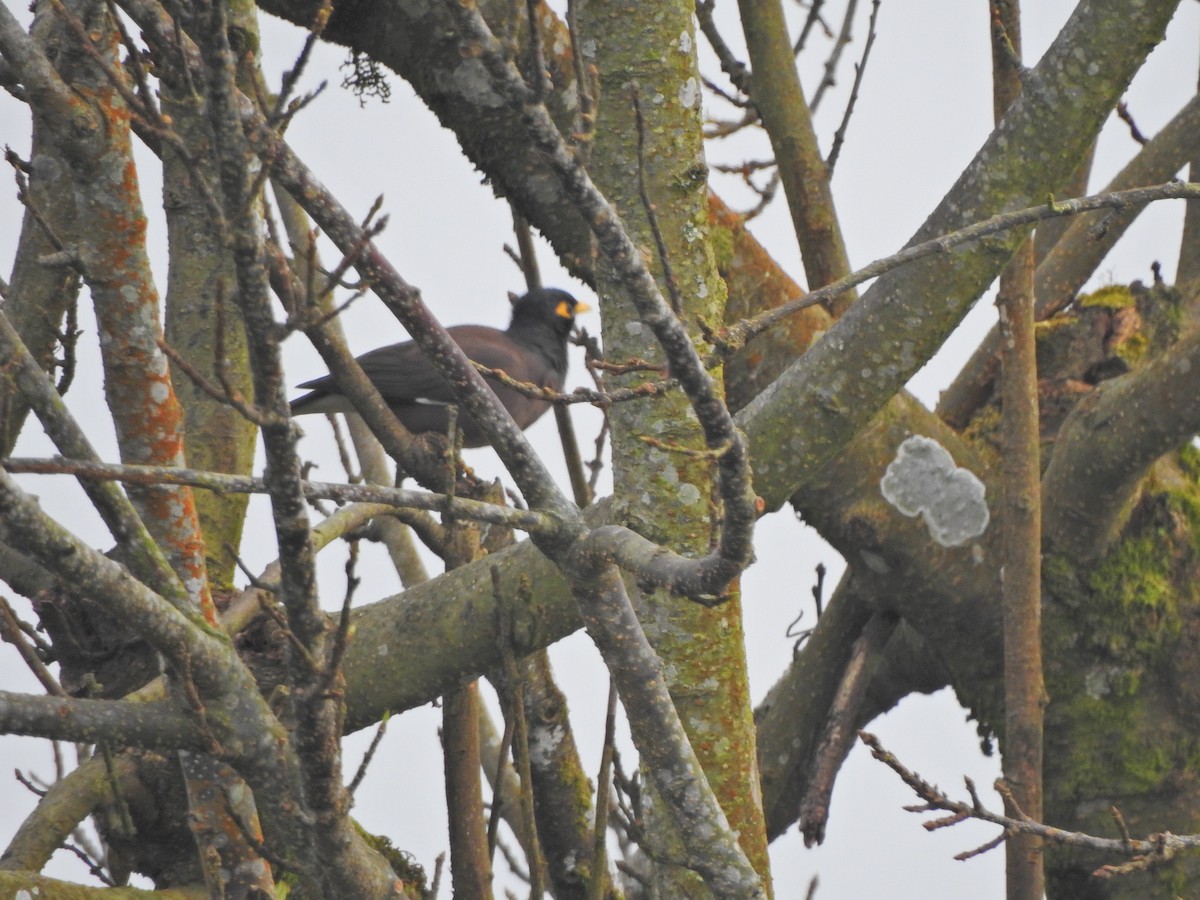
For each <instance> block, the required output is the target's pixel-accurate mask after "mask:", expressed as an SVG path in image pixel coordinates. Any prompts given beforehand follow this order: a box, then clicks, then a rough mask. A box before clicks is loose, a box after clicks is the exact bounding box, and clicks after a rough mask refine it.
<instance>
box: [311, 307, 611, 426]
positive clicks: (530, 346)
mask: <svg viewBox="0 0 1200 900" xmlns="http://www.w3.org/2000/svg"><path fill="white" fill-rule="evenodd" d="M588 309H589V307H588V305H587V304H585V303H580V302H579V301H577V300H576V299H575V298H574V297H572V296H571V295H570V294H568V293H567V292H566V291H560V290H556V289H554V288H541V289H539V290H535V291H530V292H529V293H528V294H526V295H525V296H523V297H521V298H520V299H518V300H516V301H515V302H514V303H513V308H512V321H511V322H510V323H509V326H508V330H507V331H501V330H500V329H498V328H489V327H488V326H486V325H454V326H451V327H450V328H448V329H446V330H447V331H448V332H449V333H450V337H452V338H453V339H454V342H455V343H456V344H458V346H460V347H461V348H462V350H463V352H464V353H466V354H467V357H468V358H470V359H471V360H473V361H475V362H477V363H479V364H480V365H483V366H487V367H488V368H489V369H502V370H503V371H504V372H505V373H507V374H508V375H509V376H511V377H512V378H514V379H516V380H517V381H524V382H529V383H531V384H535V385H538V386H539V387H544V388H550V389H551V390H555V391H560V390H562V386H563V380H564V378H565V377H566V374H567V336H568V335H569V334H570V333H571V329H572V328H573V327H574V325H575V314H576V313H580V312H586V311H587V310H588ZM358 363H359V365H361V366H362V367H363V371H364V372H365V373H366V375H367V377H368V378H369V379H371V382H372V383H373V384H374V385H375V387H376V388H378V389H379V393H380V394H382V395H383V399H384V400H386V401H387V404H388V406H390V407H391V408H392V412H394V413H395V414H396V418H398V419H399V420H400V422H401V424H403V425H404V427H405V428H407V429H408V430H409V431H411V432H413V433H414V434H417V433H420V432H425V431H437V432H440V433H443V434H444V433H445V432H446V430H447V428H448V427H449V415H448V412H447V406H449V405H450V404H452V403H453V402H454V396H453V394H452V393H451V392H450V388H449V386H448V385H447V384H446V382H445V381H444V380H443V379H442V377H441V376H440V375H439V374H438V373H437V371H436V370H435V369H434V368H433V365H432V364H431V363H430V362H429V360H428V359H426V358H425V356H424V354H422V353H421V351H420V349H418V347H417V345H416V344H415V343H413V342H412V341H405V342H404V343H402V344H392V345H390V346H388V347H380V348H379V349H378V350H372V351H371V352H370V353H364V354H363V355H362V356H360V357H358ZM489 386H490V387H491V389H492V390H493V391H495V392H496V396H497V397H498V398H499V399H500V402H501V403H503V404H504V407H505V409H507V410H508V414H509V415H510V416H512V417H513V421H514V422H516V423H517V426H518V427H519V428H521V429H522V430H524V429H526V428H528V427H529V426H530V425H532V424H533V423H534V422H535V421H537V419H538V417H539V416H541V414H542V413H544V412H545V411H546V410H547V409H549V408H550V404H549V403H548V402H546V401H545V400H538V399H535V398H533V397H526V396H525V395H524V394H520V393H518V392H517V391H514V390H513V389H511V388H507V387H505V386H504V385H502V384H499V383H497V382H495V381H490V380H489ZM300 387H302V388H311V389H312V390H311V393H308V394H305V395H304V396H303V397H300V398H299V399H297V400H294V401H292V415H294V416H299V415H306V414H308V413H330V412H353V411H354V406H353V404H351V403H350V401H349V400H348V399H347V398H346V397H345V396H343V395H342V394H341V393H339V391H338V386H337V383H336V382H335V381H334V380H333V377H332V376H330V375H326V376H325V377H323V378H316V379H314V380H312V381H306V382H305V383H304V384H302V385H300ZM458 428H459V430H460V431H461V433H462V439H463V446H464V447H482V446H484V445H485V444H487V437H486V436H485V435H484V433H483V431H482V429H480V427H479V426H478V425H477V424H476V423H475V421H474V420H473V419H472V418H471V417H470V416H468V415H467V414H466V413H465V412H461V411H460V413H459V416H458Z"/></svg>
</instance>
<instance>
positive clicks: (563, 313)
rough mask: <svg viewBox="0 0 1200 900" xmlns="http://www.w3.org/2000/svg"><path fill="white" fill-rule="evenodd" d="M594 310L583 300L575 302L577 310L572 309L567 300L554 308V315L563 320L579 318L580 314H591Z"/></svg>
mask: <svg viewBox="0 0 1200 900" xmlns="http://www.w3.org/2000/svg"><path fill="white" fill-rule="evenodd" d="M591 310H592V308H591V307H590V306H588V305H587V304H586V303H584V302H583V301H582V300H577V301H575V308H574V309H572V308H571V304H569V303H568V302H567V301H566V300H563V301H562V302H561V303H559V304H558V306H556V307H554V314H555V315H556V316H558V317H559V318H562V319H569V318H571V316H577V315H579V314H580V313H585V312H591Z"/></svg>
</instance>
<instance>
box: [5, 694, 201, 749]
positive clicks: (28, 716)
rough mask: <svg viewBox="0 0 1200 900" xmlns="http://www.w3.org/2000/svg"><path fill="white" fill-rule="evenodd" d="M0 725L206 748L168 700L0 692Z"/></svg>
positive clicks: (38, 733)
mask: <svg viewBox="0 0 1200 900" xmlns="http://www.w3.org/2000/svg"><path fill="white" fill-rule="evenodd" d="M0 730H2V731H3V732H4V733H5V734H25V735H31V736H33V737H44V738H49V739H51V740H56V741H74V742H76V743H79V744H100V743H108V744H112V745H120V746H129V747H145V748H147V749H155V750H180V749H190V750H205V749H208V740H207V738H206V736H205V734H204V731H203V730H202V729H201V728H199V727H198V726H197V724H196V719H195V717H194V716H193V715H191V714H189V713H186V712H184V711H182V710H181V709H180V708H179V707H178V706H177V705H176V704H174V703H171V702H169V701H159V702H154V703H138V702H134V701H130V700H78V699H75V698H73V697H37V696H32V695H29V694H15V693H12V692H11V691H0Z"/></svg>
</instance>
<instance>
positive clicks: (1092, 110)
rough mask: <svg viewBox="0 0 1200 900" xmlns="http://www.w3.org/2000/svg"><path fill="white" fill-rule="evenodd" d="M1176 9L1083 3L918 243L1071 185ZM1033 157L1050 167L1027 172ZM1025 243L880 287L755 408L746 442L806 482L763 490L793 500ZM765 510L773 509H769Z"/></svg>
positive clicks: (765, 484)
mask: <svg viewBox="0 0 1200 900" xmlns="http://www.w3.org/2000/svg"><path fill="white" fill-rule="evenodd" d="M1176 5H1177V0H1153V2H1148V3H1146V4H1143V5H1142V6H1140V7H1138V8H1137V9H1136V10H1130V8H1129V7H1128V5H1127V4H1125V3H1122V2H1119V0H1104V2H1097V3H1083V4H1080V6H1079V7H1078V8H1077V9H1076V10H1075V12H1074V13H1073V15H1072V16H1071V19H1070V21H1068V23H1067V24H1066V25H1065V26H1064V28H1063V30H1062V31H1061V32H1060V33H1059V35H1058V37H1057V38H1056V39H1055V41H1054V44H1053V45H1052V46H1051V48H1050V49H1049V50H1048V51H1047V53H1046V55H1045V56H1043V57H1042V60H1041V62H1040V63H1039V64H1038V67H1037V68H1036V69H1034V70H1033V71H1032V72H1030V73H1029V75H1028V76H1027V78H1026V80H1025V85H1024V92H1023V94H1022V95H1021V99H1019V100H1018V101H1017V102H1016V103H1015V104H1014V105H1013V107H1012V109H1011V111H1010V112H1009V114H1008V115H1007V116H1005V118H1004V121H1003V122H1001V124H1000V125H999V126H998V127H997V128H996V130H995V131H994V132H993V133H992V135H991V136H990V137H989V138H988V140H987V141H986V142H985V144H984V145H983V147H981V148H980V150H979V152H978V154H977V155H976V157H975V160H974V161H973V162H972V163H971V164H970V165H969V166H968V167H967V169H966V170H965V171H964V172H963V174H962V175H961V176H960V178H959V180H958V183H957V184H956V185H955V186H954V187H953V188H952V189H951V191H950V192H949V194H947V196H946V197H945V198H944V199H943V200H942V202H941V203H940V204H939V206H938V208H937V209H936V210H935V211H934V212H933V213H932V214H931V215H930V217H929V219H928V220H927V221H926V222H925V224H924V225H923V226H922V227H921V229H920V230H919V231H918V232H917V234H916V235H915V236H914V238H913V240H912V243H919V242H920V241H923V240H928V239H930V238H932V237H934V236H935V235H937V234H939V233H944V232H947V231H952V230H955V229H957V228H961V227H963V226H964V225H966V224H969V223H971V222H973V221H978V220H980V219H983V218H986V217H987V216H989V215H995V214H997V213H999V212H1003V211H1004V210H1006V209H1011V208H1013V207H1020V206H1024V205H1027V204H1028V203H1029V202H1031V201H1032V200H1033V199H1034V198H1035V197H1039V196H1044V195H1045V194H1046V192H1047V191H1050V190H1053V189H1054V188H1055V187H1056V186H1057V185H1058V184H1060V183H1061V182H1062V181H1063V180H1064V179H1065V178H1066V177H1067V176H1068V175H1070V173H1071V170H1072V169H1073V168H1074V166H1075V164H1076V163H1077V161H1078V159H1079V157H1080V156H1081V155H1082V154H1083V152H1084V150H1085V149H1086V148H1087V146H1088V145H1089V144H1090V143H1091V141H1092V138H1093V137H1094V136H1095V134H1096V132H1097V130H1098V129H1099V127H1100V125H1101V123H1102V122H1103V119H1104V117H1105V115H1107V113H1108V111H1109V110H1110V109H1111V107H1112V105H1113V103H1114V102H1115V100H1116V98H1117V97H1118V96H1120V94H1121V92H1122V91H1124V89H1125V86H1126V85H1127V84H1128V83H1129V80H1130V79H1131V78H1132V77H1133V74H1134V72H1136V71H1137V69H1138V68H1139V67H1140V65H1141V63H1142V61H1143V60H1144V59H1145V57H1146V54H1148V53H1149V52H1150V50H1151V49H1152V48H1153V46H1154V44H1155V43H1157V42H1158V41H1159V40H1161V38H1162V34H1163V31H1164V29H1165V27H1166V23H1167V22H1168V21H1169V20H1170V18H1171V15H1172V13H1173V12H1174V9H1175V6H1176ZM1079 59H1085V60H1087V63H1086V65H1080V64H1079V63H1078V62H1077V60H1079ZM1031 157H1033V158H1036V159H1039V160H1043V159H1044V160H1046V164H1045V165H1041V164H1039V165H1037V166H1031V165H1029V163H1028V161H1029V159H1030V158H1031ZM1022 238H1023V234H1022V233H1021V232H1013V233H1010V234H1009V235H1008V236H1006V237H1005V238H1000V239H995V240H990V241H986V242H983V243H981V244H980V245H979V246H978V247H976V248H973V249H972V250H971V251H969V252H960V253H951V254H943V255H941V256H937V257H930V258H928V259H925V260H921V261H919V262H917V263H914V264H913V265H911V266H906V267H905V268H903V269H898V270H894V271H893V272H890V273H888V274H886V275H884V276H882V277H881V278H879V280H878V281H876V282H875V284H873V285H872V286H871V288H870V289H869V290H868V292H867V294H865V295H864V296H863V298H862V300H861V301H860V302H858V303H856V304H855V305H854V306H853V307H851V309H850V311H849V312H848V313H847V314H846V315H845V316H843V317H842V319H840V320H839V321H838V323H837V324H836V325H835V326H834V327H833V328H832V329H831V330H830V331H829V332H828V333H827V334H826V335H825V336H824V338H823V339H822V340H821V341H819V342H818V343H817V344H816V345H815V346H814V347H813V348H812V349H811V350H809V352H808V353H806V354H805V355H804V356H803V357H802V358H801V359H800V360H798V361H797V362H796V363H794V364H793V365H792V367H791V368H790V369H788V371H787V372H785V373H784V375H783V376H781V377H780V378H779V379H778V380H777V381H776V382H775V384H774V385H772V387H771V388H770V389H768V390H767V391H765V392H764V393H763V394H761V395H760V396H759V397H758V398H757V399H756V400H755V401H754V402H753V403H752V404H751V405H750V407H748V408H747V410H746V412H747V414H754V415H756V417H758V416H761V418H760V419H759V420H760V421H761V422H763V424H764V425H765V424H766V423H767V422H769V421H772V420H773V424H772V425H770V426H769V427H766V428H764V429H762V430H757V429H756V430H751V431H748V432H747V433H748V434H749V435H750V437H751V439H752V442H753V443H755V444H759V443H760V442H761V444H762V445H763V446H780V447H783V446H786V447H788V448H789V451H790V452H791V453H792V454H794V455H795V457H796V459H797V461H798V466H797V468H798V469H799V470H800V472H801V473H803V474H800V476H799V478H798V480H795V481H792V482H791V483H790V484H789V483H787V478H788V477H790V476H785V475H784V473H783V472H782V471H780V472H776V471H768V472H760V473H759V477H758V478H757V479H756V481H755V486H756V489H757V490H758V492H759V493H760V494H762V495H763V496H764V497H766V496H767V495H774V496H779V495H780V494H782V495H785V496H786V495H787V494H789V493H791V491H792V490H794V489H795V487H797V486H799V484H800V483H802V482H803V480H804V479H805V478H807V477H808V475H809V474H811V473H813V472H815V471H816V470H817V469H818V468H819V466H820V464H821V463H822V462H824V461H825V460H826V459H828V458H829V457H830V456H832V455H833V454H834V453H836V452H837V451H838V450H840V449H841V448H842V447H844V446H845V444H846V443H847V442H848V441H849V440H850V438H851V437H852V436H853V434H854V433H855V432H856V431H857V430H858V429H859V428H861V427H862V425H864V424H865V423H866V422H867V421H869V420H870V418H871V416H873V415H874V414H875V412H876V411H878V410H879V409H880V408H881V407H882V405H883V404H884V403H885V402H886V401H887V400H888V398H890V397H891V396H892V395H894V394H895V393H896V391H898V390H899V389H900V388H901V387H902V386H903V385H904V383H905V382H906V381H907V380H908V379H909V377H911V375H912V374H913V373H914V372H916V370H917V369H918V368H919V367H920V366H921V365H923V364H924V363H925V361H926V360H928V359H929V357H930V356H931V355H932V354H933V352H934V351H936V349H937V348H939V347H940V346H941V345H942V343H943V341H944V340H945V338H946V336H947V335H949V333H950V332H951V331H952V330H953V329H954V328H955V327H956V326H957V325H958V323H959V322H960V321H961V320H962V317H963V316H964V315H965V314H966V312H967V311H968V310H969V309H970V308H971V306H972V305H973V304H974V303H975V301H976V300H977V299H978V298H979V296H980V295H981V294H982V293H983V291H984V290H985V289H986V288H987V286H988V284H990V283H991V281H992V280H993V279H994V278H995V276H996V275H997V274H998V272H999V270H1000V268H1001V267H1002V266H1003V265H1004V263H1005V262H1006V261H1007V260H1008V258H1009V256H1010V255H1011V253H1012V251H1013V249H1014V248H1015V247H1016V245H1017V244H1018V243H1019V242H1020V241H1021V239H1022ZM797 407H799V408H802V409H804V410H805V412H806V415H805V417H804V419H803V422H802V423H801V424H800V427H799V429H798V430H797V429H796V428H795V426H794V425H793V422H794V419H793V417H792V416H791V415H790V411H792V410H795V409H796V408H797ZM785 420H786V421H787V423H788V424H787V425H786V426H784V425H783V422H784V421H785ZM793 471H795V470H793ZM768 508H774V507H773V506H772V505H771V504H770V503H768Z"/></svg>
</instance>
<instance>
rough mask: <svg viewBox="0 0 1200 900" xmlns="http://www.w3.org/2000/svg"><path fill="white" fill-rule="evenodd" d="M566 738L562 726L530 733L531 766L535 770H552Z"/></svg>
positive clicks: (533, 730) (537, 729) (535, 729)
mask: <svg viewBox="0 0 1200 900" xmlns="http://www.w3.org/2000/svg"><path fill="white" fill-rule="evenodd" d="M564 737H566V731H565V729H564V728H563V727H562V726H561V725H552V726H550V727H549V728H534V729H531V730H530V732H529V764H530V765H531V766H533V767H534V768H535V769H548V768H550V766H551V765H552V764H553V763H554V758H555V756H556V755H557V754H558V748H559V745H561V744H562V742H563V738H564Z"/></svg>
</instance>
